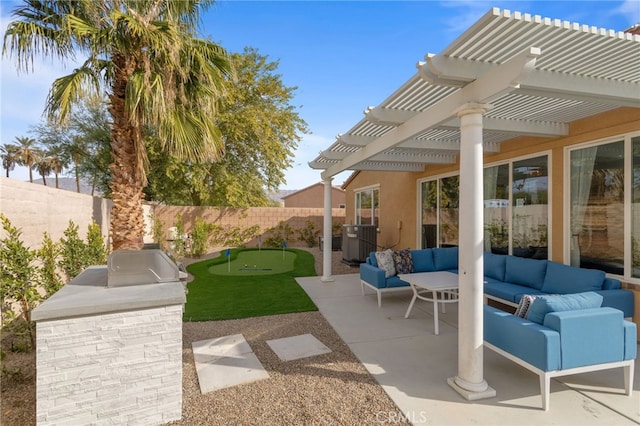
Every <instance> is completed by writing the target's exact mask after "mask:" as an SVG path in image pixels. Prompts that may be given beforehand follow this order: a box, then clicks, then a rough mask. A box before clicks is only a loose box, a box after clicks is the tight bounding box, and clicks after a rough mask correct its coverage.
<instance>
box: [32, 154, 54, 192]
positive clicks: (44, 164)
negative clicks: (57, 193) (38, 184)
mask: <svg viewBox="0 0 640 426" xmlns="http://www.w3.org/2000/svg"><path fill="white" fill-rule="evenodd" d="M34 167H35V169H36V170H37V171H38V173H39V174H40V176H42V184H43V185H44V186H47V176H49V175H50V174H51V172H52V171H53V164H52V161H51V157H48V156H47V155H46V153H45V152H44V151H42V150H39V151H38V152H37V156H36V164H35V165H34Z"/></svg>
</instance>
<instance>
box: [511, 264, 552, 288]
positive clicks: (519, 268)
mask: <svg viewBox="0 0 640 426" xmlns="http://www.w3.org/2000/svg"><path fill="white" fill-rule="evenodd" d="M505 264H506V265H505V273H504V281H505V282H507V283H511V284H518V285H523V286H526V287H531V288H535V289H536V290H541V289H542V285H543V284H544V274H545V272H546V271H547V261H546V260H535V259H526V258H524V257H517V256H507V259H506V261H505Z"/></svg>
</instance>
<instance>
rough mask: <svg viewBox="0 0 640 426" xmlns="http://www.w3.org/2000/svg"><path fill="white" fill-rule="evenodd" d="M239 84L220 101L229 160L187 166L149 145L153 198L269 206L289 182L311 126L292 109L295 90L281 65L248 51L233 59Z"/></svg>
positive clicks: (149, 190) (220, 119)
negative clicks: (273, 194)
mask: <svg viewBox="0 0 640 426" xmlns="http://www.w3.org/2000/svg"><path fill="white" fill-rule="evenodd" d="M231 58H232V61H233V64H234V68H235V70H236V80H235V81H234V82H233V84H231V85H229V87H228V90H227V95H226V96H225V97H224V98H223V99H221V101H220V107H219V112H218V116H217V118H216V123H217V126H218V127H219V128H220V131H221V132H222V134H223V136H224V138H225V155H224V156H223V157H222V158H221V159H220V160H219V161H218V162H215V163H211V162H203V163H184V162H180V161H178V160H177V159H175V158H173V157H171V156H170V155H167V154H166V153H162V152H161V151H160V150H159V149H158V148H157V147H156V146H155V145H157V144H154V140H153V139H151V140H150V144H151V146H150V147H149V152H150V158H151V159H152V161H151V163H152V167H151V171H150V184H149V186H148V187H147V188H146V194H147V196H148V199H154V200H157V201H161V202H165V203H171V204H178V205H180V204H182V205H184V204H191V205H217V206H232V207H247V206H267V205H269V203H270V200H269V198H268V197H267V193H268V192H272V191H274V190H277V188H278V187H279V186H280V185H281V184H282V183H284V171H285V170H286V169H287V168H288V167H289V166H290V165H291V162H292V157H293V155H294V151H295V149H296V147H297V145H298V142H299V141H300V138H301V136H300V135H301V134H303V133H305V132H307V125H306V123H305V122H304V120H302V119H301V118H300V116H299V115H298V114H297V113H296V112H295V109H294V107H293V106H291V105H290V103H291V100H292V99H293V97H294V94H295V90H296V89H297V88H296V87H286V86H285V85H284V83H283V82H282V79H281V76H280V75H279V74H277V68H278V62H277V61H269V58H268V57H267V56H264V55H260V54H259V53H258V51H257V50H256V49H253V48H245V50H244V52H243V53H234V54H233V55H231Z"/></svg>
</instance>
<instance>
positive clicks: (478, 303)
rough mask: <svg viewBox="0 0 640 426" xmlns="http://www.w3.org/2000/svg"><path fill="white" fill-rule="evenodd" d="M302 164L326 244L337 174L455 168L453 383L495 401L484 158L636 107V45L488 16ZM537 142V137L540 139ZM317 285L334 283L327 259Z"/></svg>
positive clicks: (539, 22) (586, 31)
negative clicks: (488, 364) (487, 331)
mask: <svg viewBox="0 0 640 426" xmlns="http://www.w3.org/2000/svg"><path fill="white" fill-rule="evenodd" d="M417 69H418V70H417V72H416V74H415V75H414V76H412V77H411V78H410V79H409V80H408V81H407V82H406V83H404V84H403V85H402V86H401V87H400V88H398V89H397V90H396V91H395V92H394V93H393V94H392V95H391V96H389V97H388V98H387V99H385V100H384V101H383V102H382V103H381V104H380V105H378V106H375V107H369V108H367V109H366V110H365V112H364V114H365V116H364V118H363V119H362V120H361V121H360V122H358V123H357V124H356V125H355V126H353V127H352V128H351V130H349V131H348V132H346V133H344V134H339V135H338V136H337V138H336V141H335V142H334V143H333V144H332V145H331V146H330V147H329V148H327V149H326V150H324V151H322V152H321V153H320V155H318V157H317V158H316V159H314V160H313V161H312V162H310V163H309V166H310V167H312V168H314V169H320V170H323V172H322V180H323V182H324V184H325V191H324V206H325V209H324V240H325V241H331V182H332V179H333V176H335V175H336V174H338V173H340V172H343V171H345V170H353V171H356V170H369V171H375V170H379V171H404V172H421V171H424V170H425V168H426V167H428V166H429V165H432V164H447V163H449V164H455V162H456V159H457V157H459V160H460V204H459V206H460V209H459V211H460V220H459V223H460V230H459V231H460V232H459V235H460V238H459V241H458V244H459V248H460V251H459V253H460V256H459V271H460V272H459V280H460V282H459V285H460V301H459V304H460V306H459V310H458V312H459V314H458V316H459V318H458V323H459V332H458V346H459V348H458V375H457V376H456V377H454V378H451V379H449V384H450V385H451V386H452V387H453V388H454V389H456V390H457V391H458V392H459V393H460V394H461V395H463V396H464V397H466V398H467V399H469V400H474V399H480V398H485V397H491V396H493V395H495V391H494V390H493V389H491V388H490V387H489V386H488V384H487V383H486V381H485V380H484V378H483V354H482V344H483V333H482V328H483V319H482V303H483V300H482V297H483V285H482V282H483V262H482V255H483V200H482V194H483V184H482V182H483V160H482V158H483V152H499V151H500V144H501V143H502V142H504V141H507V140H510V139H513V138H516V137H518V136H523V135H527V136H538V137H542V138H557V137H560V136H563V135H567V134H568V127H569V123H570V122H572V121H574V120H578V119H581V118H585V117H589V116H592V115H595V114H598V113H602V112H605V111H609V110H612V109H615V108H619V107H622V106H628V107H636V108H640V36H639V35H633V34H630V33H625V32H618V31H613V30H605V29H601V28H596V27H590V26H585V25H579V24H575V23H570V22H566V21H560V20H552V19H548V18H542V17H540V16H531V15H528V14H521V13H518V12H513V13H512V12H510V11H508V10H500V9H497V8H494V9H492V10H490V11H489V12H488V13H487V14H485V15H484V16H483V17H482V18H481V19H480V20H479V21H478V22H476V23H475V24H474V25H473V26H471V27H470V28H469V29H468V30H467V31H466V32H465V33H463V34H462V35H461V36H460V37H458V38H457V39H456V40H455V41H454V42H453V43H452V44H451V45H450V46H449V47H447V48H446V49H445V50H444V51H443V52H442V53H440V54H437V55H433V54H427V55H426V56H425V61H424V62H419V63H418V64H417ZM541 140H544V139H541ZM321 279H322V281H332V280H333V279H332V277H331V251H330V250H325V251H324V257H323V274H322V278H321Z"/></svg>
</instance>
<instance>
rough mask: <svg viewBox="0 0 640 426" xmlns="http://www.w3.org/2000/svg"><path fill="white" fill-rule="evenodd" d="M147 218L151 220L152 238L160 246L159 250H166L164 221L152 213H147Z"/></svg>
mask: <svg viewBox="0 0 640 426" xmlns="http://www.w3.org/2000/svg"><path fill="white" fill-rule="evenodd" d="M149 218H150V219H151V221H152V222H153V226H152V227H151V233H152V234H153V240H154V241H155V242H156V243H157V244H158V245H159V246H160V249H161V250H166V248H167V243H166V242H165V237H164V223H163V222H162V221H161V220H160V219H158V218H157V217H156V216H154V215H149Z"/></svg>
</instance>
